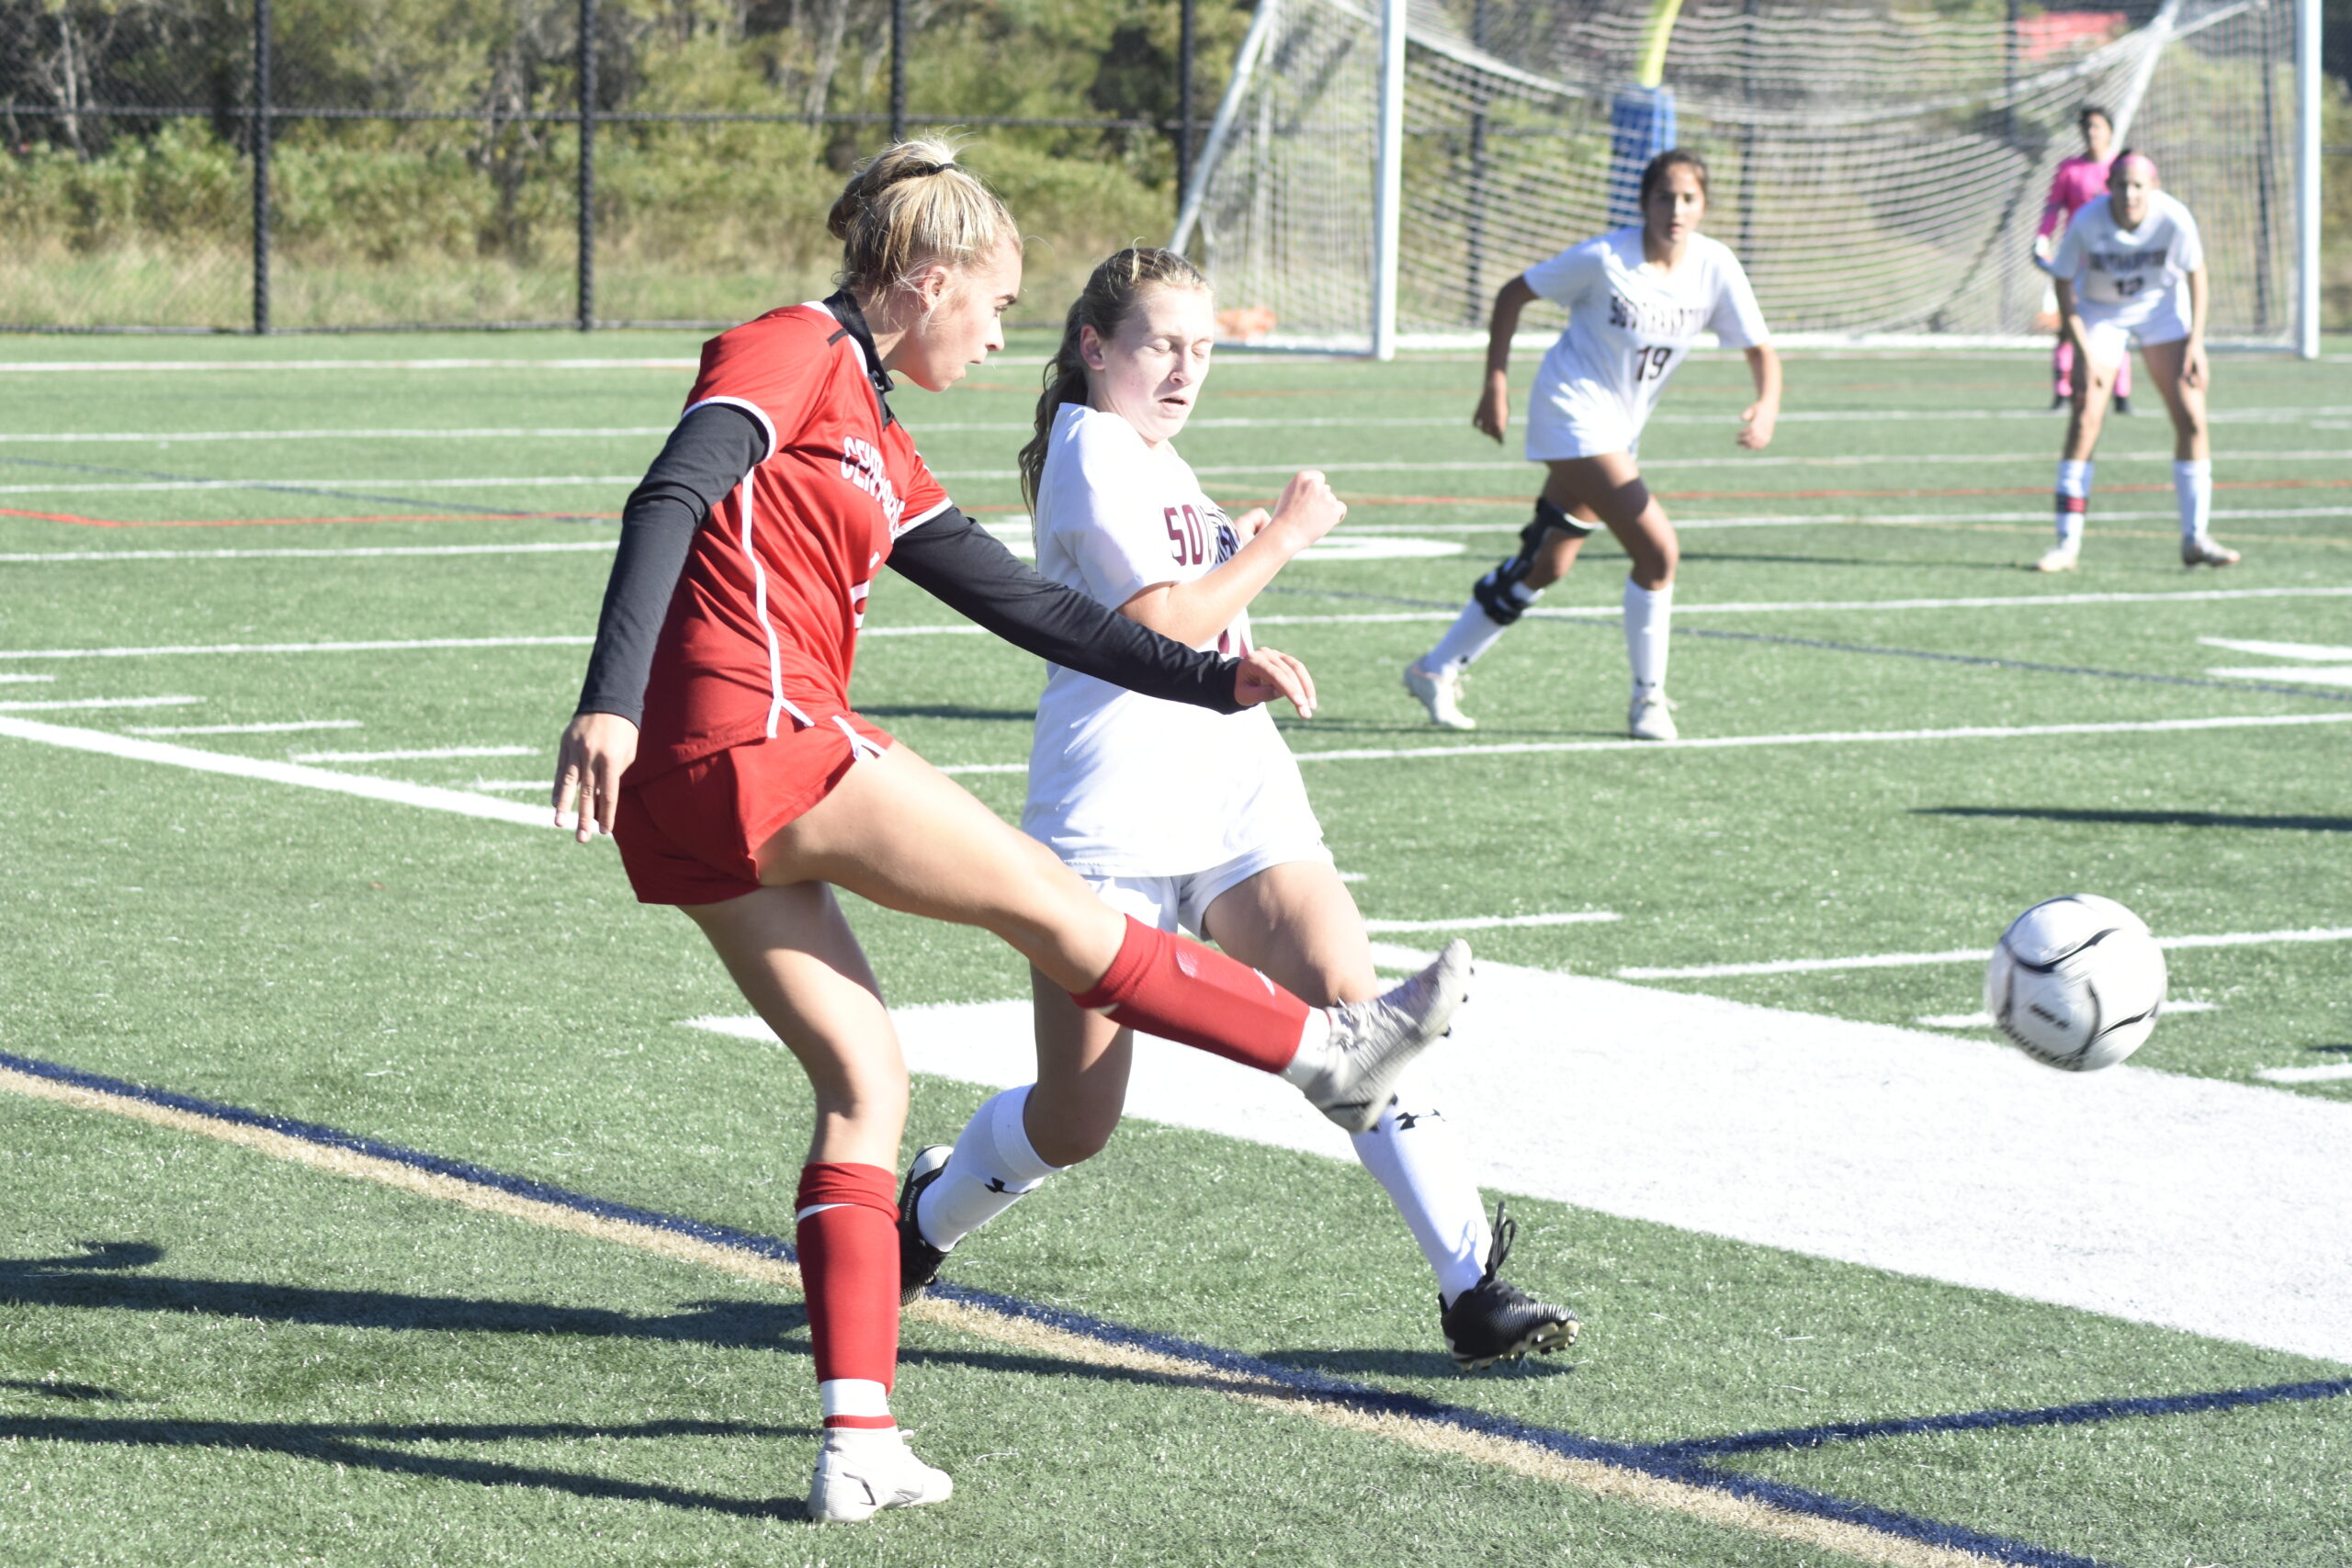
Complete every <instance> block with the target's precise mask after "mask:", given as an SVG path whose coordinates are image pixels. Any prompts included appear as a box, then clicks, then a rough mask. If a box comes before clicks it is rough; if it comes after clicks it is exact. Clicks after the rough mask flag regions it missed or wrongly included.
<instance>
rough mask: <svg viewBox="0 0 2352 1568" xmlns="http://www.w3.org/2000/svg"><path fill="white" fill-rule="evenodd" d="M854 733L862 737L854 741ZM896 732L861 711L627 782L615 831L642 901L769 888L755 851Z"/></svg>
mask: <svg viewBox="0 0 2352 1568" xmlns="http://www.w3.org/2000/svg"><path fill="white" fill-rule="evenodd" d="M853 732H854V739H853ZM890 743H891V742H890V737H889V736H888V735H887V734H886V733H884V732H883V731H882V730H880V729H877V728H875V727H874V726H873V725H871V724H869V723H867V722H866V721H865V719H863V718H861V717H859V716H857V715H856V714H854V713H841V714H837V715H833V716H829V717H828V718H825V719H820V720H819V721H818V722H817V723H816V724H813V725H811V726H809V728H806V729H798V730H795V731H793V732H792V733H791V734H789V735H778V736H775V737H774V738H772V739H765V740H751V741H746V742H745V743H743V744H742V745H741V746H730V747H729V748H728V749H727V750H724V751H718V752H714V753H712V754H711V755H710V756H707V757H704V758H701V759H699V760H698V761H692V762H688V763H686V764H685V765H684V767H679V768H673V769H671V770H670V771H669V772H668V773H662V774H661V775H659V776H658V777H655V778H652V779H649V780H647V781H646V782H645V783H644V784H629V783H628V782H626V781H624V782H623V784H621V798H620V809H619V810H618V811H617V812H616V814H615V817H616V820H615V821H614V823H613V838H614V840H615V841H616V843H618V844H619V846H620V852H621V865H622V866H623V868H625V869H626V870H627V871H628V882H629V886H630V887H631V888H633V889H634V890H635V891H636V893H637V897H638V902H639V903H641V904H717V903H720V902H723V901H724V900H726V899H729V898H740V897H742V896H743V895H744V894H746V893H749V892H751V891H752V890H753V889H754V888H756V887H758V886H760V871H759V866H758V864H757V863H756V862H755V860H754V857H755V856H756V855H757V854H758V853H759V851H760V846H762V845H763V844H764V843H766V842H767V841H768V840H769V839H770V838H772V837H774V836H775V831H776V829H779V828H782V827H783V826H784V825H785V824H786V823H787V822H789V821H791V820H792V819H793V818H796V817H797V816H799V815H800V814H801V813H802V812H804V811H806V810H808V809H809V807H812V806H814V805H816V804H817V803H818V802H819V801H820V800H822V799H824V798H825V796H826V795H830V794H831V793H832V789H833V786H834V785H835V784H839V783H841V782H842V777H843V775H845V774H847V773H848V772H849V771H850V769H851V768H853V767H854V766H856V765H857V761H858V759H859V758H860V757H865V756H879V755H880V754H881V753H882V752H883V751H884V750H887V749H888V747H889V745H890Z"/></svg>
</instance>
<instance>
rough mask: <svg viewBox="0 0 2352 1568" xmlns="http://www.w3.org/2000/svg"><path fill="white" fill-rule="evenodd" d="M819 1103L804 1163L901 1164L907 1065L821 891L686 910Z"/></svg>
mask: <svg viewBox="0 0 2352 1568" xmlns="http://www.w3.org/2000/svg"><path fill="white" fill-rule="evenodd" d="M684 909H685V912H686V914H687V915H688V916H689V917H690V918H692V919H693V920H694V922H695V924H696V925H697V926H699V927H701V928H702V932H703V935H704V936H705V937H707V938H708V939H709V942H710V945H711V947H712V948H713V949H714V950H715V951H716V952H717V953H718V957H719V962H721V963H722V964H725V965H726V966H727V972H728V974H729V976H732V977H733V978H734V981H735V984H736V986H737V987H738V988H740V989H741V991H742V993H743V997H744V999H745V1000H747V1001H749V1002H750V1003H751V1004H752V1009H753V1010H755V1011H756V1012H758V1013H759V1015H760V1017H761V1018H762V1019H763V1020H764V1021H766V1023H767V1025H768V1027H769V1028H770V1029H772V1030H774V1031H775V1035H776V1038H777V1039H779V1040H781V1041H783V1042H784V1043H785V1045H786V1048H787V1049H788V1050H790V1051H791V1052H792V1054H793V1055H794V1056H795V1057H796V1058H797V1060H798V1061H799V1063H800V1066H801V1068H802V1070H803V1071H804V1072H806V1073H807V1074H808V1076H809V1086H810V1088H811V1089H813V1090H814V1091H815V1095H816V1100H817V1128H816V1132H815V1135H814V1138H813V1140H812V1142H811V1145H810V1154H809V1157H810V1158H812V1159H819V1160H839V1161H849V1162H853V1163H857V1164H865V1165H879V1166H881V1167H883V1168H885V1169H888V1168H893V1167H895V1166H896V1165H897V1164H898V1150H899V1133H900V1131H901V1130H902V1129H903V1128H904V1126H905V1123H906V1116H907V1067H906V1059H905V1057H904V1056H903V1055H901V1054H900V1052H899V1036H898V1032H897V1031H896V1030H895V1029H893V1028H892V1027H891V1023H890V1014H889V1012H888V1010H887V1009H885V1008H884V1006H883V1005H882V989H881V987H880V986H879V985H878V984H877V983H876V980H875V977H874V970H873V967H872V965H870V964H867V962H866V959H865V952H864V951H863V950H862V949H861V948H860V947H859V946H858V944H857V938H856V937H855V936H854V934H852V932H851V931H850V929H849V922H848V921H847V920H845V919H842V911H841V906H840V905H839V904H838V903H837V902H836V901H835V900H834V898H833V891H832V889H831V888H830V887H828V886H825V885H824V884H822V883H818V882H809V883H802V884H799V885H797V886H791V887H762V888H759V889H758V890H756V891H754V892H752V893H747V894H745V895H743V896H742V897H739V898H729V899H727V900H725V901H724V902H721V903H717V904H695V905H687V906H684Z"/></svg>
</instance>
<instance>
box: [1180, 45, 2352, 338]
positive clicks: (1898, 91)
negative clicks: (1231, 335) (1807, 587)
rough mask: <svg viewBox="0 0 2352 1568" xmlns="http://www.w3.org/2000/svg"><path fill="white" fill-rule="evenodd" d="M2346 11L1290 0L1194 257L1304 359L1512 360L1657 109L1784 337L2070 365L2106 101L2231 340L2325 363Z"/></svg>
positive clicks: (1249, 78)
mask: <svg viewBox="0 0 2352 1568" xmlns="http://www.w3.org/2000/svg"><path fill="white" fill-rule="evenodd" d="M2317 12H2318V0H2108V3H2107V4H2106V5H2103V6H2102V7H2101V8H2099V9H2097V10H2080V11H2075V10H2057V9H2050V10H2042V9H2039V8H2030V7H2026V6H2016V5H2008V6H2004V5H2002V4H1999V3H1987V0H1847V3H1845V4H1841V5H1839V6H1836V7H1834V8H1833V7H1828V6H1818V5H1814V4H1810V3H1808V0H1686V3H1685V4H1683V5H1682V6H1680V7H1679V16H1677V15H1676V14H1675V8H1674V7H1672V6H1666V5H1662V4H1660V0H1259V5H1258V10H1257V13H1256V15H1255V16H1254V17H1253V18H1252V20H1251V23H1250V30H1249V34H1248V37H1247V38H1246V39H1245V40H1244V42H1243V45H1242V48H1241V51H1240V52H1239V54H1238V56H1237V59H1236V62H1235V69H1234V73H1233V75H1232V77H1231V78H1230V80H1229V83H1228V85H1227V91H1226V93H1225V96H1224V98H1223V100H1222V101H1221V102H1220V104H1219V105H1218V107H1217V112H1216V118H1215V120H1214V121H1213V122H1212V126H1211V130H1210V133H1209V136H1208V138H1207V141H1206V142H1205V144H1204V147H1203V151H1202V156H1201V159H1200V162H1199V164H1198V165H1197V166H1196V167H1195V169H1194V171H1193V182H1192V188H1191V189H1189V190H1188V191H1186V192H1185V196H1184V201H1183V204H1182V212H1181V214H1180V218H1179V221H1178V226H1177V232H1176V235H1175V238H1174V241H1173V243H1174V244H1175V245H1176V246H1177V247H1178V248H1180V249H1182V250H1185V251H1186V252H1187V253H1188V254H1191V255H1192V256H1193V258H1194V260H1195V261H1197V262H1199V263H1200V264H1202V265H1203V266H1204V270H1205V271H1206V272H1207V274H1208V276H1209V277H1210V280H1211V281H1212V283H1213V284H1215V286H1216V289H1217V293H1218V297H1219V303H1220V304H1221V305H1222V306H1225V307H1228V308H1238V309H1245V310H1247V309H1250V308H1253V307H1254V308H1255V310H1252V311H1251V314H1253V315H1254V316H1256V317H1257V318H1258V319H1260V320H1263V319H1264V317H1265V315H1266V314H1268V313H1271V315H1272V319H1273V321H1274V323H1275V324H1274V326H1273V328H1272V334H1271V337H1270V338H1269V340H1268V341H1270V342H1273V343H1276V344H1292V345H1296V346H1302V347H1320V348H1327V349H1340V350H1343V351H1351V352H1377V353H1384V354H1385V352H1387V351H1393V349H1394V348H1396V347H1398V346H1403V347H1415V346H1424V345H1440V344H1444V345H1452V344H1464V343H1473V342H1477V341H1481V340H1482V339H1483V331H1484V326H1485V322H1486V319H1487V310H1488V306H1489V304H1490V303H1491V300H1492V299H1493V295H1494V291H1495V289H1496V288H1498V287H1499V286H1500V285H1501V284H1502V283H1503V282H1504V281H1506V280H1507V279H1509V278H1510V277H1511V276H1516V275H1517V274H1518V273H1519V272H1521V271H1522V270H1523V269H1525V268H1526V267H1527V266H1529V265H1532V264H1533V263H1534V262H1536V261H1539V260H1541V259H1543V258H1544V257H1545V256H1548V255H1551V254H1555V253H1556V252H1557V251H1559V250H1560V249H1562V248H1563V247H1564V246H1566V245H1568V244H1571V243H1575V242H1576V241H1577V240H1580V239H1584V238H1587V237H1589V236H1591V235H1593V234H1597V233H1600V232H1602V231H1606V230H1607V229H1609V228H1611V227H1613V226H1614V223H1613V222H1612V218H1611V215H1612V211H1614V212H1615V213H1616V214H1617V215H1618V216H1617V217H1616V219H1615V221H1618V222H1622V221H1623V220H1624V219H1623V193H1622V191H1620V190H1618V189H1617V188H1616V187H1617V186H1620V185H1622V183H1623V169H1620V168H1617V167H1616V166H1615V165H1616V164H1620V163H1622V162H1623V161H1624V160H1623V157H1622V156H1620V155H1619V153H1620V152H1621V148H1620V145H1619V144H1620V143H1621V142H1623V141H1624V134H1623V133H1624V130H1625V126H1626V113H1627V111H1626V109H1625V107H1624V106H1625V105H1626V103H1627V102H1628V101H1629V100H1630V98H1631V97H1632V96H1634V95H1639V94H1641V93H1644V92H1650V93H1654V94H1657V95H1658V100H1662V103H1661V106H1660V107H1663V112H1664V115H1665V116H1670V117H1672V122H1673V123H1674V125H1675V127H1676V129H1675V130H1674V132H1673V133H1672V134H1674V135H1675V136H1676V137H1677V138H1678V140H1679V144H1680V145H1683V146H1687V147H1690V148H1691V149H1692V150H1694V151H1695V152H1699V153H1700V154H1701V155H1702V157H1704V158H1705V159H1706V160H1707V163H1708V165H1709V169H1710V175H1711V179H1710V186H1711V195H1710V202H1709V212H1708V218H1707V228H1708V231H1710V232H1712V233H1713V234H1714V235H1715V236H1716V237H1718V238H1719V239H1722V240H1723V241H1724V243H1727V244H1729V245H1731V247H1732V248H1733V249H1734V250H1735V251H1736V252H1737V253H1738V254H1739V255H1740V258H1741V260H1742V262H1743V263H1744V264H1745V265H1746V266H1747V271H1748V274H1749V276H1750V277H1751V278H1752V279H1753V280H1754V282H1755V284H1756V288H1757V293H1758V298H1759V299H1760V301H1761V303H1762V305H1763V307H1764V310H1765V313H1766V315H1767V317H1768V318H1769V319H1770V321H1772V323H1773V327H1774V330H1775V333H1776V334H1777V335H1778V337H1779V338H1780V340H1781V341H1782V342H1784V343H1788V342H1796V343H1807V342H1812V343H1825V342H1838V343H1864V344H1868V343H1881V344H1921V345H1928V346H1934V345H1951V346H1958V345H1963V344H2024V343H2029V342H2043V341H2046V337H2045V336H2044V335H2043V334H2042V333H2040V332H2038V331H2037V328H2036V318H2037V317H2038V316H2040V315H2041V312H2042V310H2043V309H2044V302H2045V288H2046V277H2045V275H2044V274H2042V273H2041V271H2040V270H2039V269H2038V268H2037V267H2036V266H2035V265H2034V264H2033V260H2032V241H2033V234H2034V230H2035V227H2036V225H2037V223H2038V222H2039V220H2040V218H2041V209H2042V202H2043V199H2044V197H2045V194H2046V193H2047V191H2048V190H2049V187H2050V181H2051V176H2052V174H2053V173H2054V172H2055V170H2056V168H2057V165H2058V164H2059V162H2060V161H2061V160H2062V159H2064V158H2065V157H2068V156H2070V155H2072V154H2073V153H2075V152H2078V151H2079V149H2080V142H2079V140H2078V137H2077V134H2076V131H2075V114H2076V112H2077V111H2078V110H2079V109H2080V108H2081V107H2083V106H2084V105H2086V104H2096V105H2098V106H2099V107H2104V108H2107V109H2108V110H2109V113H2110V114H2112V115H2113V116H2114V117H2115V120H2116V124H2117V126H2118V129H2119V130H2122V131H2128V134H2129V138H2130V141H2131V143H2132V144H2133V145H2135V146H2137V147H2139V148H2141V149H2143V150H2144V151H2146V152H2148V153H2149V154H2150V155H2151V156H2153V157H2154V158H2155V160H2156V161H2157V164H2158V165H2159V166H2160V168H2161V169H2162V171H2163V178H2164V183H2165V187H2166V188H2167V189H2169V190H2171V191H2173V192H2174V193H2175V194H2176V195H2177V196H2179V197H2180V198H2181V199H2182V200H2183V201H2185V202H2187V203H2188V207H2189V209H2191V210H2192V211H2193V212H2195V213H2196V215H2197V218H2198V222H2199V227H2200V229H2201V231H2202V232H2203V236H2204V241H2205V249H2206V256H2207V266H2208V272H2209V276H2210V278H2211V321H2210V323H2209V330H2208V336H2209V339H2210V340H2211V342H2212V343H2213V344H2216V345H2217V346H2219V345H2229V346H2241V347H2253V348H2267V349H2274V350H2280V351H2290V352H2301V353H2304V354H2307V355H2308V354H2312V353H2315V352H2316V351H2317V326H2318V297H2317V287H2318V277H2319V272H2318V265H2317V253H2318V189H2319V170H2318V156H2319V147H2318V141H2319V139H2318V134H2317V126H2318V113H2319V83H2318V25H2317ZM1661 17H1663V18H1664V24H1665V25H1664V27H1663V28H1660V27H1659V26H1658V25H1657V24H1658V23H1659V21H1660V19H1661ZM1397 20H1401V22H1402V26H1401V28H1398V27H1397V26H1396V22H1397ZM1384 22H1387V23H1388V24H1389V25H1388V26H1386V27H1384ZM1400 32H1401V35H1402V36H1401V39H1399V38H1398V34H1399V33H1400ZM1400 45H1401V47H1400ZM1399 54H1401V58H1402V71H1401V73H1397V72H1396V71H1395V70H1394V69H1393V68H1392V65H1391V62H1392V61H1394V60H1395V59H1397V56H1398V55H1399ZM1645 67H1649V68H1651V69H1654V70H1656V71H1657V80H1654V81H1648V82H1645V80H1644V78H1645V76H1647V75H1649V74H1650V71H1649V70H1645ZM1399 74H1401V93H1399V92H1397V80H1398V76H1399ZM1400 99H1401V108H1397V107H1390V106H1395V105H1397V104H1398V102H1399V100H1400ZM1658 100H1653V101H1654V102H1656V101H1658ZM1385 107H1387V108H1388V112H1386V113H1384V108H1385ZM1657 118H1662V117H1659V116H1657V114H1656V113H1655V112H1653V119H1652V123H1653V124H1655V123H1656V121H1657ZM1390 193H1394V194H1393V196H1391V195H1390ZM1392 236H1393V237H1392ZM1549 309H1550V308H1549V307H1541V306H1539V307H1538V308H1537V310H1532V311H1531V312H1530V321H1529V326H1530V328H1531V330H1541V329H1542V328H1543V327H1544V326H1545V325H1546V324H1547V323H1546V321H1545V320H1544V318H1543V316H1542V314H1541V312H1542V311H1544V310H1549Z"/></svg>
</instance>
